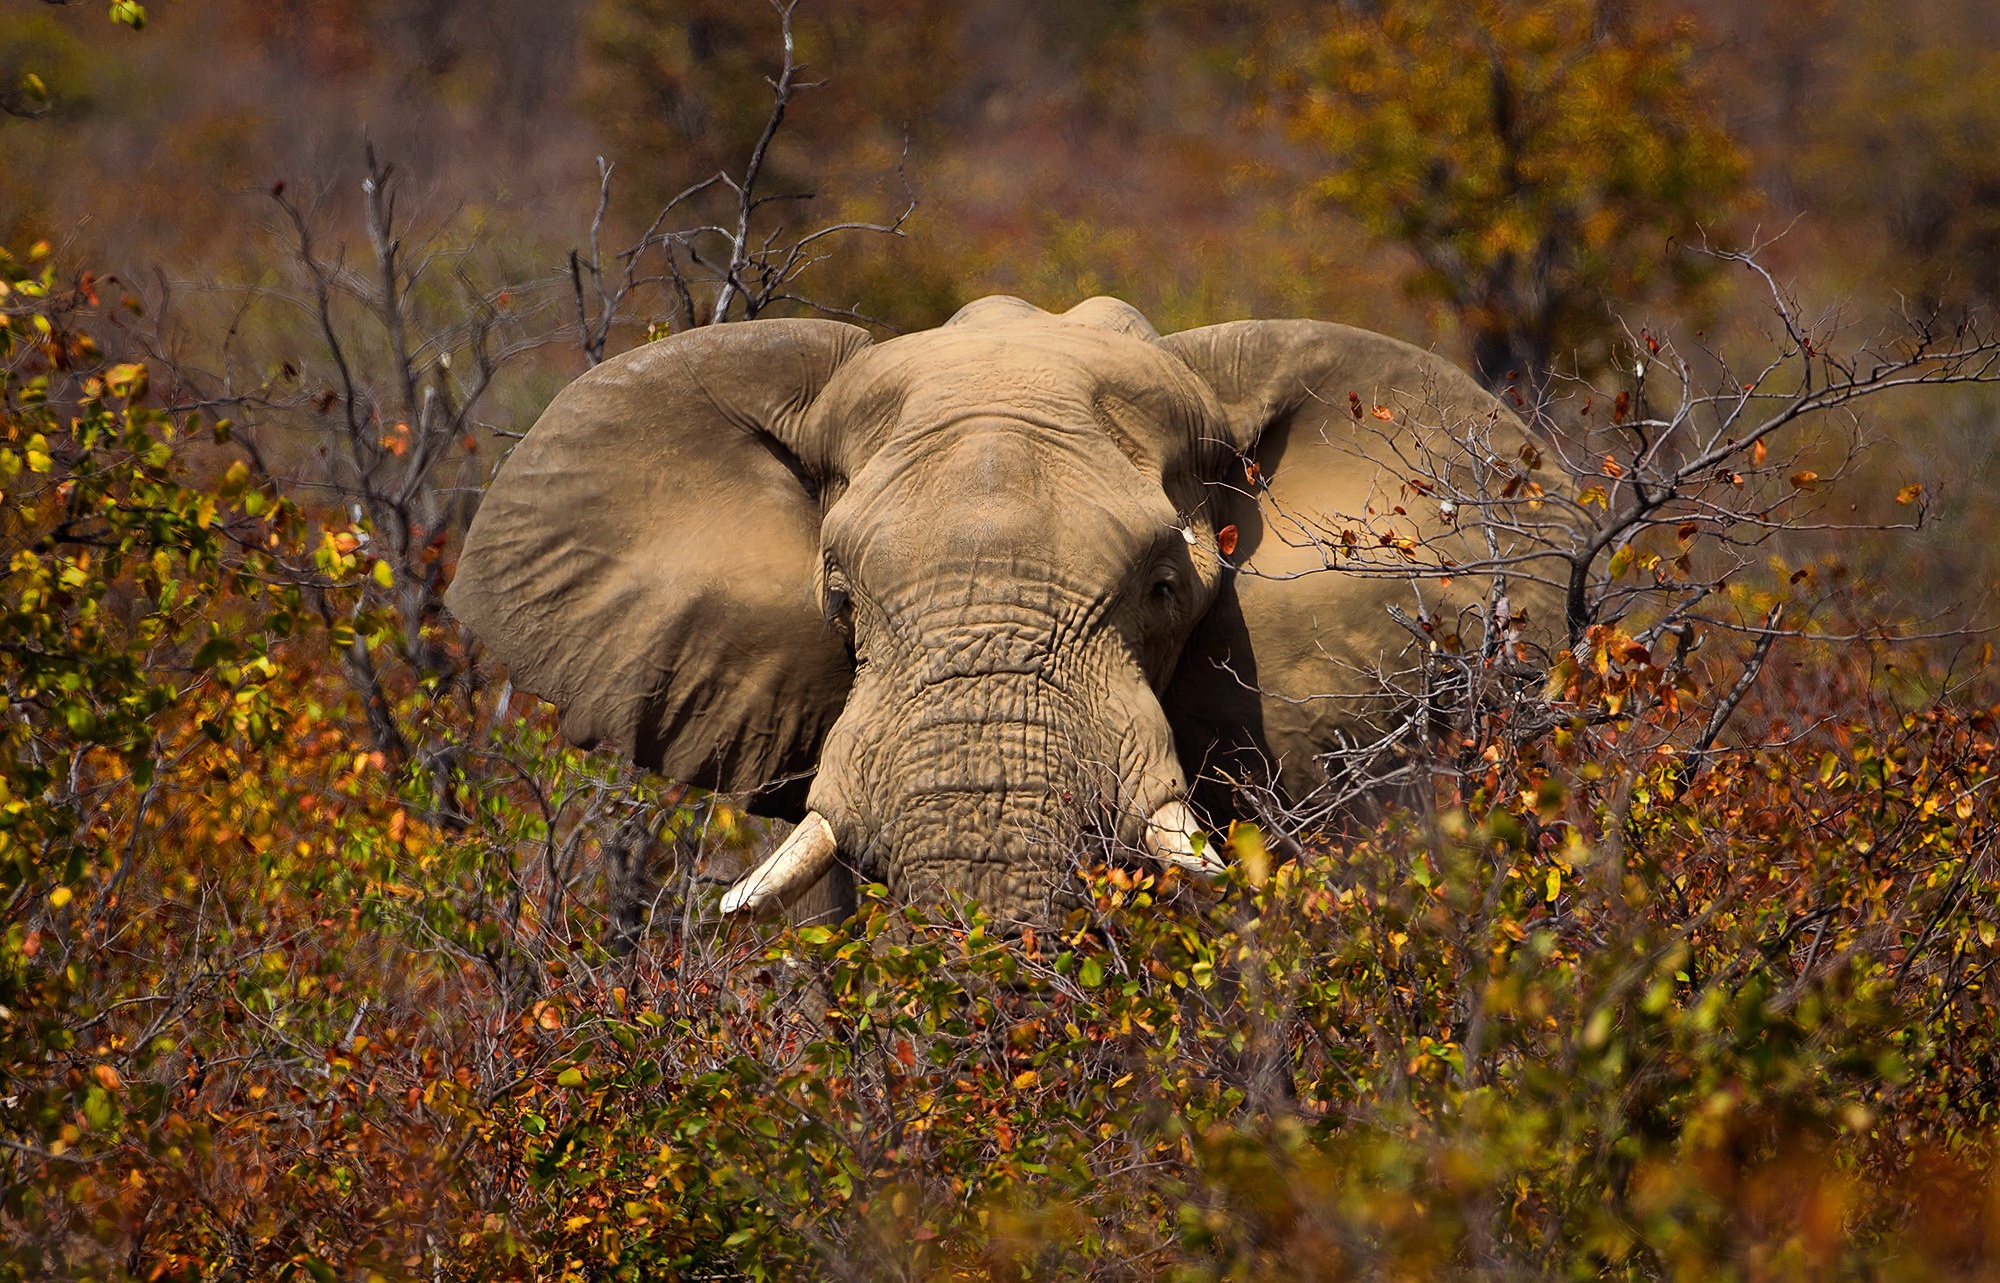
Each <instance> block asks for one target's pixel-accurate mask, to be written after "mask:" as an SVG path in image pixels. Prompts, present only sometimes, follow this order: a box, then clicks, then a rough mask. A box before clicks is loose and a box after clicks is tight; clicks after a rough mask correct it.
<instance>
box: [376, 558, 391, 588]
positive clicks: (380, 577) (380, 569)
mask: <svg viewBox="0 0 2000 1283" xmlns="http://www.w3.org/2000/svg"><path fill="white" fill-rule="evenodd" d="M370 576H371V577H372V578H373V579H374V580H375V582H376V583H378V584H380V585H382V586H383V587H384V588H394V587H395V586H396V572H395V571H394V570H391V569H390V568H389V563H388V562H386V561H378V562H376V563H375V569H374V570H373V571H372V572H370Z"/></svg>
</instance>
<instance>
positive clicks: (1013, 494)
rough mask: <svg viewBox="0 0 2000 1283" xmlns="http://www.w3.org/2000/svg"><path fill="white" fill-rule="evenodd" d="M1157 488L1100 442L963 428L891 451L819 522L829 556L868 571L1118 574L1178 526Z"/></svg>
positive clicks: (983, 426)
mask: <svg viewBox="0 0 2000 1283" xmlns="http://www.w3.org/2000/svg"><path fill="white" fill-rule="evenodd" d="M1176 520H1177V514H1176V513H1175V511H1174V508H1173V505H1172V504H1171V503H1170V502H1169V501H1168V499H1167V497H1166V495H1165V494H1164V493H1163V492H1162V491H1161V490H1160V488H1159V486H1158V484H1157V482H1155V481H1151V480H1149V479H1148V478H1146V477H1145V476H1144V475H1143V474H1141V473H1140V472H1139V471H1137V470H1136V469H1135V468H1134V467H1133V466H1132V464H1131V462H1130V461H1129V460H1128V459H1126V458H1125V457H1124V456H1123V455H1122V454H1121V453H1120V452H1119V451H1118V450H1117V448H1116V447H1115V446H1114V445H1112V444H1111V443H1110V442H1109V441H1108V440H1106V439H1105V438H1103V437H1102V436H1097V435H1093V434H1078V433H1066V432H1062V431H1059V430H1050V429H1048V428H1045V427H1042V426H1040V425H1037V424H1035V423H1032V422H1022V421H1020V420H1015V419H997V418H969V419H963V420H959V421H958V422H957V423H956V424H955V425H954V426H953V427H952V428H951V429H949V430H940V431H937V432H934V433H929V434H926V435H924V436H922V437H920V438H912V439H909V440H904V441H898V442H895V443H893V444H892V445H891V446H889V447H888V448H887V449H885V450H884V451H882V452H881V453H880V454H878V455H877V456H876V458H875V459H873V460H872V461H871V462H870V463H869V465H868V466H867V467H866V468H865V469H864V470H863V471H862V473H861V474H860V475H859V476H857V477H856V478H855V481H854V485H853V486H852V488H850V490H849V491H848V493H847V495H846V496H845V497H843V499H842V500H841V501H840V502H839V503H838V504H836V505H835V507H834V509H833V510H832V511H830V512H829V513H828V514H827V520H826V526H825V536H826V539H827V542H828V545H829V547H830V548H832V549H833V551H834V552H835V554H836V555H837V556H840V557H841V558H842V559H843V560H847V561H848V562H849V564H850V565H852V566H853V567H854V569H856V570H857V571H859V572H861V573H862V574H864V575H866V574H868V573H869V571H871V570H884V569H892V570H896V571H904V572H907V571H908V570H910V569H911V568H912V567H921V568H922V569H923V570H924V572H925V573H929V574H938V573H948V572H951V571H979V572H985V573H998V572H1010V571H1011V572H1013V573H1028V572H1047V573H1061V574H1063V575H1064V577H1065V578H1070V579H1073V580H1074V579H1090V578H1096V577H1098V573H1097V572H1098V569H1099V568H1100V567H1101V568H1102V569H1103V571H1104V572H1105V573H1116V572H1115V569H1114V568H1115V567H1118V566H1122V565H1123V564H1125V563H1126V562H1128V561H1129V560H1130V558H1132V557H1133V556H1138V555H1141V554H1143V553H1144V552H1145V551H1146V550H1147V549H1149V548H1151V547H1152V546H1153V545H1154V544H1155V543H1156V542H1158V540H1159V538H1160V536H1161V534H1162V533H1163V532H1165V531H1168V530H1170V529H1171V528H1172V527H1173V526H1174V525H1175V523H1176Z"/></svg>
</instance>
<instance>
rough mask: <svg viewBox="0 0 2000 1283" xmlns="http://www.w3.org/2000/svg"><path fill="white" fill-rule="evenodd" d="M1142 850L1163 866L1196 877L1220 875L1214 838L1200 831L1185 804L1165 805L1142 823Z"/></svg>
mask: <svg viewBox="0 0 2000 1283" xmlns="http://www.w3.org/2000/svg"><path fill="white" fill-rule="evenodd" d="M1196 838H1200V839H1201V842H1200V850H1199V851H1197V850H1196V849H1195V848H1196V843H1195V839H1196ZM1146 849H1147V850H1149V851H1151V852H1152V853H1153V855H1154V856H1155V857H1156V858H1157V859H1159V860H1161V861H1163V862H1164V863H1167V864H1172V865H1176V866H1178V867H1180V868H1183V869H1186V870H1187V871H1188V872H1189V873H1192V874H1194V875H1195V876H1196V877H1199V878H1213V877H1217V876H1219V875H1220V874H1221V873H1222V868H1223V865H1222V858H1221V857H1220V856H1219V855H1217V854H1216V850H1215V841H1214V839H1212V838H1210V837H1209V836H1208V835H1207V834H1205V833H1203V832H1202V831H1201V826H1200V825H1199V824H1196V823H1195V819H1194V812H1193V811H1190V810H1188V805H1187V803H1186V802H1182V801H1173V802H1168V803H1167V804H1166V805H1165V806H1162V807H1161V808H1160V809H1159V810H1157V811H1155V812H1153V818H1152V819H1150V820H1147V821H1146Z"/></svg>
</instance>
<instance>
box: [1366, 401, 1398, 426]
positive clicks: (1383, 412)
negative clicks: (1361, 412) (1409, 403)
mask: <svg viewBox="0 0 2000 1283" xmlns="http://www.w3.org/2000/svg"><path fill="white" fill-rule="evenodd" d="M1368 413H1370V414H1372V415H1374V416H1375V417H1376V418H1378V419H1380V420H1382V421H1383V422H1384V423H1387V422H1388V421H1389V420H1391V419H1393V418H1395V417H1396V412H1395V411H1394V410H1391V409H1390V408H1389V407H1388V406H1386V405H1378V406H1376V407H1375V408H1374V409H1372V410H1370V411H1369V412H1368Z"/></svg>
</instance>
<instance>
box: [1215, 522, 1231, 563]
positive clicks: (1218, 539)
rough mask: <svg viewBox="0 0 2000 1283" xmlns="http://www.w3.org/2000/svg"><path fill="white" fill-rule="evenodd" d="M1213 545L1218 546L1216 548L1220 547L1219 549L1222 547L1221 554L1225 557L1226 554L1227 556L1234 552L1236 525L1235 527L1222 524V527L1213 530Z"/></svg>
mask: <svg viewBox="0 0 2000 1283" xmlns="http://www.w3.org/2000/svg"><path fill="white" fill-rule="evenodd" d="M1215 546H1216V547H1218V548H1220V549H1222V555H1223V556H1225V557H1227V556H1229V555H1230V554H1231V553H1233V552H1235V551H1236V527H1235V526H1224V527H1223V528H1222V529H1220V530H1218V531H1216V532H1215Z"/></svg>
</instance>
